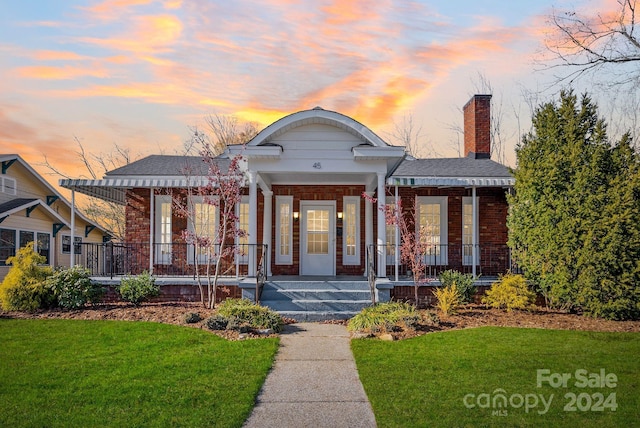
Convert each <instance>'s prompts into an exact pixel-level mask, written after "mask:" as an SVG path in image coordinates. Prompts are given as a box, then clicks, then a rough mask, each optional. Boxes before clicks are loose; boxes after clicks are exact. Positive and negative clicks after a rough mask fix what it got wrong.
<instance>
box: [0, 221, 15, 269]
mask: <svg viewBox="0 0 640 428" xmlns="http://www.w3.org/2000/svg"><path fill="white" fill-rule="evenodd" d="M15 255H16V231H15V230H13V229H0V263H1V264H2V265H4V264H6V261H7V259H8V258H9V257H13V256H15Z"/></svg>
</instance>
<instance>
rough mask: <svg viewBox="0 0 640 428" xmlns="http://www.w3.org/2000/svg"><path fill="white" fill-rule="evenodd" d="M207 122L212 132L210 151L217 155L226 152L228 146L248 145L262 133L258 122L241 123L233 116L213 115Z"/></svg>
mask: <svg viewBox="0 0 640 428" xmlns="http://www.w3.org/2000/svg"><path fill="white" fill-rule="evenodd" d="M205 121H206V124H207V126H208V128H209V131H211V137H210V138H209V142H208V145H209V147H210V149H209V150H210V151H211V153H213V154H215V155H218V154H220V153H222V152H224V150H225V149H226V148H227V146H232V145H238V144H245V143H247V142H248V141H249V140H251V139H252V138H253V137H255V136H256V135H257V134H258V132H259V131H260V128H259V125H258V123H257V122H241V121H240V120H239V119H238V118H237V117H236V116H231V115H221V114H212V115H209V116H208V117H207V118H206V119H205ZM196 133H197V130H196Z"/></svg>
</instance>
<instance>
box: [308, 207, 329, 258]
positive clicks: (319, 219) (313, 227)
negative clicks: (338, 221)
mask: <svg viewBox="0 0 640 428" xmlns="http://www.w3.org/2000/svg"><path fill="white" fill-rule="evenodd" d="M305 213H306V217H307V218H306V219H305V221H306V223H307V254H325V255H326V254H329V224H330V222H329V213H330V211H329V210H327V209H322V210H312V209H309V210H306V211H305Z"/></svg>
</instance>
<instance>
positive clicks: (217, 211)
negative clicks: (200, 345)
mask: <svg viewBox="0 0 640 428" xmlns="http://www.w3.org/2000/svg"><path fill="white" fill-rule="evenodd" d="M194 139H196V140H197V143H198V144H200V145H201V146H202V147H203V149H202V150H201V153H200V154H201V156H202V160H203V162H204V163H205V164H206V166H207V174H206V181H205V183H202V184H201V185H199V186H189V187H187V189H186V203H185V202H184V195H178V196H175V197H174V199H173V206H174V208H175V210H176V214H177V215H178V216H180V217H183V218H186V219H187V222H188V223H189V227H188V228H187V229H185V230H184V231H183V232H182V238H183V239H184V241H185V242H186V243H187V244H189V245H191V246H192V250H191V251H192V253H193V255H194V260H193V263H194V266H195V273H196V281H197V284H198V289H199V292H200V301H201V303H202V305H203V306H204V307H206V308H209V309H213V308H214V307H215V304H216V298H217V291H218V279H219V277H220V276H221V275H222V274H224V272H222V269H223V268H224V265H223V264H222V262H223V260H225V259H228V258H230V257H233V256H235V255H237V254H238V253H239V252H240V249H239V248H238V247H237V246H236V245H235V239H236V238H242V237H245V236H247V233H246V231H244V230H242V229H240V227H239V218H238V215H237V213H236V206H237V204H239V203H240V202H241V201H242V187H243V184H244V181H245V176H244V174H243V172H242V170H241V169H240V162H241V161H242V155H241V154H238V155H235V156H234V157H233V158H231V160H230V162H229V166H228V168H227V169H226V171H225V170H223V169H221V167H220V165H219V161H220V158H219V157H217V156H215V154H214V151H213V150H212V148H211V146H210V144H209V143H208V141H207V139H206V136H205V135H204V134H200V133H197V132H196V133H195V134H194ZM191 173H192V171H185V175H186V176H189V175H190V174H191ZM187 181H188V182H192V181H193V180H187ZM196 199H197V200H198V202H197V203H195V202H194V201H195V200H196ZM201 266H204V272H202V271H201V269H200V267H201Z"/></svg>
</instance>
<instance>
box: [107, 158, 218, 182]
mask: <svg viewBox="0 0 640 428" xmlns="http://www.w3.org/2000/svg"><path fill="white" fill-rule="evenodd" d="M216 161H217V163H218V166H219V167H220V169H221V170H223V171H225V170H226V169H227V168H228V167H229V160H228V159H223V158H217V159H216ZM207 172H208V170H207V164H206V163H205V162H204V161H203V159H202V157H201V156H174V155H151V156H147V157H146V158H143V159H140V160H137V161H135V162H132V163H130V164H128V165H125V166H122V167H120V168H117V169H114V170H112V171H109V172H107V174H106V177H105V178H113V177H114V176H132V175H144V176H185V175H190V176H194V175H207Z"/></svg>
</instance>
